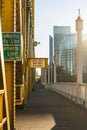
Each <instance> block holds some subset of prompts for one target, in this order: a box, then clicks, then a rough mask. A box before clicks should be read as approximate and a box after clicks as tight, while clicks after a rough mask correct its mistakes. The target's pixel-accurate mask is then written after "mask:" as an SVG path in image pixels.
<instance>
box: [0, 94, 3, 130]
mask: <svg viewBox="0 0 87 130" xmlns="http://www.w3.org/2000/svg"><path fill="white" fill-rule="evenodd" d="M2 120H3V94H0V123H1V122H2ZM0 130H3V128H0Z"/></svg>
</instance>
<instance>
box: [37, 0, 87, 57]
mask: <svg viewBox="0 0 87 130" xmlns="http://www.w3.org/2000/svg"><path fill="white" fill-rule="evenodd" d="M78 9H80V14H81V18H82V19H83V20H84V21H83V24H84V26H83V32H87V0H35V41H38V42H40V44H38V45H37V46H36V47H35V54H36V57H38V58H39V57H40V58H43V57H45V58H48V57H49V35H51V36H52V37H53V26H71V32H72V33H73V32H76V31H75V20H76V19H77V17H78Z"/></svg>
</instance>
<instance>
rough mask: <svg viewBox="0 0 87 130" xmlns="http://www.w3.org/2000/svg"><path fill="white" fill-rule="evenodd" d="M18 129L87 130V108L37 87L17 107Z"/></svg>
mask: <svg viewBox="0 0 87 130" xmlns="http://www.w3.org/2000/svg"><path fill="white" fill-rule="evenodd" d="M17 130H87V109H85V108H82V107H80V106H78V105H76V104H74V103H73V102H72V101H70V100H69V99H66V98H65V97H63V96H61V95H59V94H57V93H55V92H52V91H50V90H46V89H36V90H35V91H34V92H33V93H32V95H31V96H30V98H29V100H28V103H27V105H26V107H25V108H24V109H17Z"/></svg>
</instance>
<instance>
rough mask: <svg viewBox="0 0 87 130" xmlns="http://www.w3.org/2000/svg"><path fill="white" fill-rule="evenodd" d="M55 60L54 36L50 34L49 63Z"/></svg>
mask: <svg viewBox="0 0 87 130" xmlns="http://www.w3.org/2000/svg"><path fill="white" fill-rule="evenodd" d="M52 62H53V38H52V36H50V35H49V65H51V64H52Z"/></svg>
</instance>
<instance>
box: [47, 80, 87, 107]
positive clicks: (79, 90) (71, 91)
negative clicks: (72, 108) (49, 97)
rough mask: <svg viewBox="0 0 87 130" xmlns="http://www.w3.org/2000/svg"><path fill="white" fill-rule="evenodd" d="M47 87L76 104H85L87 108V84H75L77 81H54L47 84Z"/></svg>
mask: <svg viewBox="0 0 87 130" xmlns="http://www.w3.org/2000/svg"><path fill="white" fill-rule="evenodd" d="M46 88H47V89H51V90H53V91H55V92H57V93H59V94H61V95H63V96H65V97H67V98H69V99H71V100H73V101H74V102H76V103H77V104H80V105H83V106H85V108H87V84H86V83H84V84H77V83H64V82H61V83H60V82H59V83H54V84H47V85H46Z"/></svg>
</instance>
